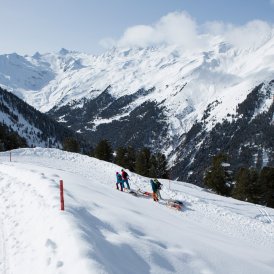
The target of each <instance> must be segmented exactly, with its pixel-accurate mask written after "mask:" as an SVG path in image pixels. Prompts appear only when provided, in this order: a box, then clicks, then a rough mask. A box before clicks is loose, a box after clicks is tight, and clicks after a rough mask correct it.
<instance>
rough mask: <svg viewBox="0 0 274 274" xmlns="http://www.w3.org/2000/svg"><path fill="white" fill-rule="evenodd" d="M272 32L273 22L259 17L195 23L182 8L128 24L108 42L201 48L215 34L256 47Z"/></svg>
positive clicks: (233, 43)
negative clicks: (150, 21) (151, 20)
mask: <svg viewBox="0 0 274 274" xmlns="http://www.w3.org/2000/svg"><path fill="white" fill-rule="evenodd" d="M272 1H273V2H274V0H272ZM273 33H274V32H273V26H272V25H270V24H268V23H267V22H264V21H260V20H254V21H251V22H248V23H246V24H245V25H242V26H234V25H232V24H227V23H223V22H216V21H215V22H207V23H205V24H203V25H198V24H197V23H196V21H195V20H194V19H193V18H192V17H191V16H190V15H189V14H187V13H186V12H173V13H169V14H167V15H166V16H164V17H162V18H161V19H160V20H159V21H158V22H156V23H155V24H153V25H151V26H149V25H137V26H133V27H130V28H128V29H127V30H126V31H125V32H124V34H123V35H122V37H121V38H120V39H119V40H118V41H114V40H111V41H112V43H111V46H113V45H116V46H118V47H134V46H137V47H147V46H155V45H156V46H157V45H162V44H168V45H169V44H172V45H173V44H174V45H178V46H180V47H182V48H183V49H197V48H199V49H204V48H205V47H206V46H207V45H209V44H210V41H211V40H212V38H214V37H216V36H219V37H221V38H222V40H223V41H226V42H228V43H230V44H232V45H234V46H235V47H237V48H256V47H259V46H261V45H262V44H263V43H265V42H266V41H267V40H269V39H270V38H272V37H273ZM105 45H107V44H105Z"/></svg>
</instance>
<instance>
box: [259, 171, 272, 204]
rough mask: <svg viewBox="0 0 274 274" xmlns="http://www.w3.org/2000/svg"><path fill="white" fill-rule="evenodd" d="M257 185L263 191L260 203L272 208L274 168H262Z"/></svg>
mask: <svg viewBox="0 0 274 274" xmlns="http://www.w3.org/2000/svg"><path fill="white" fill-rule="evenodd" d="M259 183H260V185H261V187H262V189H263V195H262V203H263V204H265V205H266V206H269V207H273V208H274V168H273V167H264V168H263V169H262V170H261V173H260V177H259Z"/></svg>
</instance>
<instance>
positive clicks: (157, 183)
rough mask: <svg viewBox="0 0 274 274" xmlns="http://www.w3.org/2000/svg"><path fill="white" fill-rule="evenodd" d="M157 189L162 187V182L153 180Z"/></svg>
mask: <svg viewBox="0 0 274 274" xmlns="http://www.w3.org/2000/svg"><path fill="white" fill-rule="evenodd" d="M155 183H156V186H157V189H161V188H162V184H161V183H160V182H159V181H155Z"/></svg>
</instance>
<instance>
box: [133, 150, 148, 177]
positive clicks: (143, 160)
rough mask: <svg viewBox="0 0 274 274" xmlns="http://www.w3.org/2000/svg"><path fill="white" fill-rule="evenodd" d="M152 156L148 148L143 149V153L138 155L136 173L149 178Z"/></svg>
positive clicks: (140, 152)
mask: <svg viewBox="0 0 274 274" xmlns="http://www.w3.org/2000/svg"><path fill="white" fill-rule="evenodd" d="M150 154H151V153H150V150H149V149H148V148H143V149H142V150H141V151H139V152H138V153H137V156H136V164H135V171H136V173H138V174H140V175H143V176H149V169H150V162H149V161H150Z"/></svg>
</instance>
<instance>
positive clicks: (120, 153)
mask: <svg viewBox="0 0 274 274" xmlns="http://www.w3.org/2000/svg"><path fill="white" fill-rule="evenodd" d="M126 153H127V150H126V148H124V147H118V148H117V150H116V155H115V159H114V163H115V164H116V165H118V166H122V167H125V168H126V166H125V165H126Z"/></svg>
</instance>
